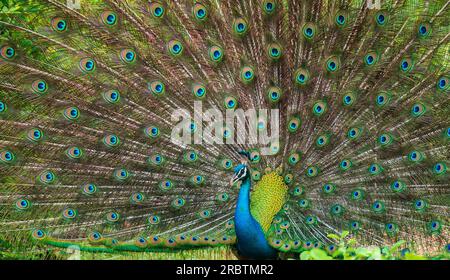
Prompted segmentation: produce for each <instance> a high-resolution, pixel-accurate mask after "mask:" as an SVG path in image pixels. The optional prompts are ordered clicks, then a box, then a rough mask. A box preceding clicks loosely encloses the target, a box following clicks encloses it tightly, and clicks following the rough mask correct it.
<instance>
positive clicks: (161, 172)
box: [0, 0, 450, 254]
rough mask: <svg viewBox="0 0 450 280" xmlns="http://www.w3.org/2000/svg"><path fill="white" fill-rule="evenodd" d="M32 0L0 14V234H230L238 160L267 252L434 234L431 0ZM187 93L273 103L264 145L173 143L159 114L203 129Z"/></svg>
mask: <svg viewBox="0 0 450 280" xmlns="http://www.w3.org/2000/svg"><path fill="white" fill-rule="evenodd" d="M34 2H36V3H37V4H36V6H37V7H38V10H39V12H38V13H36V15H35V16H33V17H21V16H20V14H18V13H2V14H1V15H0V29H1V35H0V77H1V79H0V128H1V129H0V190H1V196H0V217H1V218H0V239H2V240H7V241H8V242H10V243H11V244H13V245H14V244H15V243H14V242H16V243H21V248H31V247H32V246H35V244H36V243H39V244H42V245H43V246H59V247H68V246H70V245H78V246H80V248H81V249H82V250H89V251H92V252H94V251H100V252H112V253H114V252H118V251H145V252H148V251H168V252H172V251H176V250H184V249H190V248H198V247H218V246H235V245H236V244H237V245H238V246H237V247H238V248H239V239H238V238H237V237H236V233H237V231H238V230H236V228H235V227H236V225H235V221H236V220H238V221H239V224H240V225H242V221H243V219H239V218H240V217H236V215H238V214H236V213H235V208H236V203H237V201H239V196H240V195H242V194H240V183H239V182H237V181H236V182H235V184H233V186H230V184H229V182H230V179H231V178H232V177H233V176H236V175H239V172H242V171H240V170H239V168H238V169H237V170H235V168H236V167H239V166H243V165H242V164H241V163H242V162H244V163H243V164H244V165H245V166H246V168H247V169H248V170H247V169H246V172H247V171H248V174H246V176H247V177H246V180H251V185H252V187H251V188H250V187H249V188H248V190H249V192H250V190H251V192H250V202H249V207H250V210H249V211H250V213H247V214H249V215H252V216H251V218H252V219H254V221H256V223H255V225H257V226H256V227H257V230H256V231H253V232H258V233H259V234H260V235H259V237H262V236H263V237H264V238H265V240H266V241H267V244H269V245H270V246H271V247H272V248H274V249H276V250H277V251H280V252H290V253H300V252H302V251H304V250H309V249H311V248H314V247H323V248H324V249H325V250H328V251H329V252H333V251H334V250H336V246H335V244H334V242H335V241H334V240H332V239H330V238H329V237H328V234H330V233H333V234H340V233H341V232H343V231H349V232H350V234H351V235H352V238H354V239H355V240H356V242H357V243H358V244H360V245H378V246H381V245H389V244H393V243H395V242H397V241H399V240H405V241H406V244H407V245H405V246H407V247H408V248H410V249H414V250H415V251H417V252H420V253H423V254H438V253H440V252H443V251H448V248H449V243H450V240H449V236H450V232H449V222H450V218H449V217H450V177H449V176H450V175H449V168H450V152H449V151H450V140H449V139H450V98H449V92H450V80H449V79H450V71H449V70H450V68H449V66H450V64H449V61H450V60H449V59H448V57H449V51H450V41H449V40H450V27H449V25H448V19H449V18H450V4H449V2H448V1H446V0H438V1H425V0H419V1H413V0H407V1H391V0H387V1H382V5H381V7H380V9H377V8H375V9H370V8H369V6H368V5H367V2H368V1H363V0H356V1H346V0H339V1H302V0H292V1H282V0H250V1H214V0H195V1H187V0H186V1H163V0H151V1H119V0H108V1H90V2H89V1H84V2H83V3H82V5H81V6H80V9H78V10H73V9H71V8H69V7H67V6H66V1H65V0H64V1H63V0H47V1H44V0H42V1H41V0H39V1H34ZM200 102H201V104H202V106H203V107H204V110H207V109H209V108H215V109H216V110H217V111H216V112H217V114H215V115H216V116H217V115H220V113H222V114H223V115H224V116H225V115H226V111H234V112H237V111H238V110H240V109H243V110H248V109H257V110H258V109H278V110H279V111H278V112H279V114H280V115H279V117H280V118H279V132H280V135H279V142H277V143H276V144H273V145H271V146H270V150H271V151H272V153H273V154H272V155H267V153H263V152H262V151H263V150H262V148H266V145H265V144H264V145H263V144H256V143H255V142H254V141H253V142H252V141H247V142H245V143H238V144H226V143H225V144H219V143H213V144H204V143H203V144H199V143H198V141H192V143H190V144H189V143H187V144H186V145H184V146H183V145H179V143H177V142H176V141H173V140H172V137H171V136H172V131H173V129H174V127H175V126H176V125H178V120H176V118H174V117H173V114H174V112H189V114H191V116H192V121H191V122H190V123H189V124H188V127H187V131H188V134H189V135H188V136H192V139H195V135H197V134H199V133H202V131H203V129H204V125H205V124H204V123H202V121H201V120H200V121H198V120H197V119H196V118H194V115H193V114H194V106H195V104H198V103H200ZM268 123H269V120H268V119H265V118H264V117H260V118H258V122H257V130H258V132H260V133H261V132H264V131H266V130H268V129H269V125H268ZM244 126H245V125H244ZM239 129H244V128H242V127H240V128H239V127H238V128H237V130H236V129H232V128H231V127H224V128H223V129H221V130H220V133H219V134H220V135H219V138H220V140H223V141H225V142H226V140H229V139H238V137H239V131H238V130H239ZM197 140H198V139H197ZM242 150H244V151H246V152H245V153H244V154H245V157H246V158H245V159H244V160H243V155H242V153H241V154H239V153H238V152H239V151H242ZM234 173H236V174H234ZM241 183H242V182H241ZM241 193H242V192H241ZM241 198H242V197H241ZM247 218H249V217H247ZM252 219H250V220H252ZM247 220H249V219H247ZM252 221H253V220H252ZM264 238H262V239H261V238H260V240H259V241H260V242H261V240H262V243H261V244H265V243H264ZM15 245H17V244H15ZM266 249H267V248H266ZM256 251H257V250H256ZM256 251H254V252H256ZM268 251H270V250H268Z"/></svg>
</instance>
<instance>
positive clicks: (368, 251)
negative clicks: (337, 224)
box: [300, 231, 450, 260]
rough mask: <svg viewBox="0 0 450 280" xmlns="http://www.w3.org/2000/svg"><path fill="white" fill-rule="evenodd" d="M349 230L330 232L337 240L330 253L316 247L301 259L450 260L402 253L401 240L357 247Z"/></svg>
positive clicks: (304, 253) (449, 257)
mask: <svg viewBox="0 0 450 280" xmlns="http://www.w3.org/2000/svg"><path fill="white" fill-rule="evenodd" d="M348 235H349V232H348V231H344V232H342V234H341V236H339V235H336V234H329V235H328V238H330V239H333V240H335V241H336V250H335V251H334V252H333V253H329V252H327V251H326V250H324V249H321V248H314V249H311V250H309V251H304V252H302V253H301V254H300V259H301V260H429V259H433V260H448V259H450V255H449V254H448V253H443V254H441V255H438V256H434V257H430V256H421V255H418V254H415V253H413V252H405V254H402V253H401V250H400V248H401V247H402V245H404V244H405V243H406V241H404V240H400V241H398V242H397V243H395V244H394V245H392V246H385V247H378V246H368V247H355V245H356V240H355V239H353V238H347V237H348Z"/></svg>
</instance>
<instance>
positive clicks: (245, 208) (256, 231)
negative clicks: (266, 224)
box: [234, 178, 276, 259]
mask: <svg viewBox="0 0 450 280" xmlns="http://www.w3.org/2000/svg"><path fill="white" fill-rule="evenodd" d="M250 188H251V179H250V178H246V179H245V180H244V181H242V185H241V188H240V190H239V196H238V199H237V204H236V211H235V215H234V222H235V230H236V237H237V247H238V251H239V254H241V255H242V256H244V257H247V258H252V259H272V258H275V257H276V251H275V249H273V248H272V247H270V246H269V243H268V242H267V240H266V237H265V235H264V232H263V230H262V228H261V226H260V225H259V223H258V222H257V221H256V220H255V218H253V216H252V214H251V211H250Z"/></svg>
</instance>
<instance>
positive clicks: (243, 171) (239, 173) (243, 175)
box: [230, 162, 250, 185]
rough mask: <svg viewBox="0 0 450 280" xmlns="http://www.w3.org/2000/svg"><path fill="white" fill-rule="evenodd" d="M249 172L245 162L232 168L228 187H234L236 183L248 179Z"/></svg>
mask: <svg viewBox="0 0 450 280" xmlns="http://www.w3.org/2000/svg"><path fill="white" fill-rule="evenodd" d="M249 176H250V172H249V171H248V167H247V164H246V163H245V162H242V163H240V164H239V165H238V166H236V167H235V168H234V175H233V178H231V181H230V185H234V184H235V183H236V182H238V181H241V182H242V181H244V180H245V179H247V178H249Z"/></svg>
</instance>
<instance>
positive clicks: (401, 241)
mask: <svg viewBox="0 0 450 280" xmlns="http://www.w3.org/2000/svg"><path fill="white" fill-rule="evenodd" d="M405 243H406V241H405V240H400V241H398V242H397V243H395V244H394V245H392V246H391V248H390V249H389V252H391V253H392V252H395V250H397V249H398V248H399V247H400V246H402V245H403V244H405Z"/></svg>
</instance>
